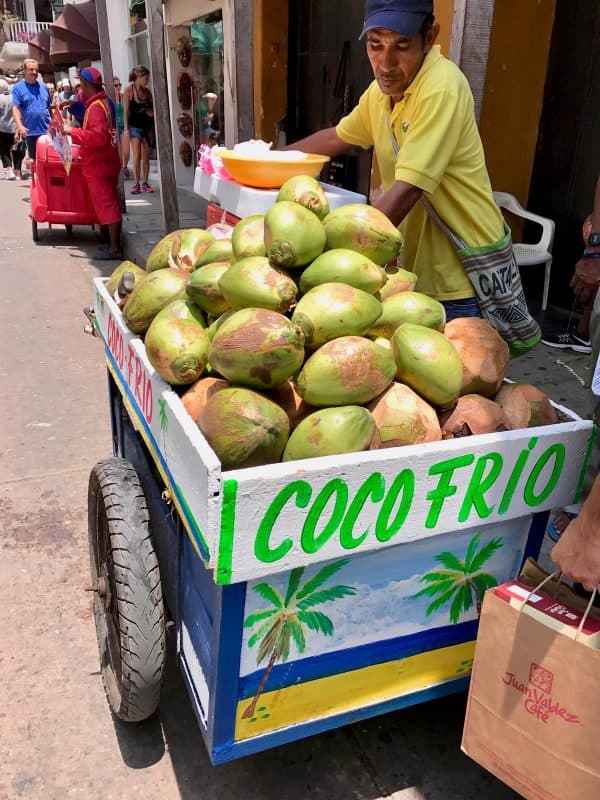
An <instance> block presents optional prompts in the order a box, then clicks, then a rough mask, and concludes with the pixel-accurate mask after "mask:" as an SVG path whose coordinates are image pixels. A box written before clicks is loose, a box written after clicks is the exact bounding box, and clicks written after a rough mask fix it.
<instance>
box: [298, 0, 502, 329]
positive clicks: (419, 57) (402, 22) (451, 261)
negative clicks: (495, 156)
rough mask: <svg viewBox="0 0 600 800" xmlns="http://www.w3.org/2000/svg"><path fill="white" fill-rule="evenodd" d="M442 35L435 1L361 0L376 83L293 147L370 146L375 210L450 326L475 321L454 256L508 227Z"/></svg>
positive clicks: (464, 88) (474, 306)
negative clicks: (376, 183) (378, 185)
mask: <svg viewBox="0 0 600 800" xmlns="http://www.w3.org/2000/svg"><path fill="white" fill-rule="evenodd" d="M438 33H439V25H438V24H437V23H436V22H435V18H434V16H433V2H432V0H367V3H366V13H365V23H364V28H363V31H362V34H361V38H362V37H363V36H366V40H367V54H368V57H369V61H370V62H371V67H372V68H373V73H374V76H375V80H374V81H373V83H371V85H370V86H369V88H368V89H367V90H366V92H365V93H364V94H363V95H362V97H361V98H360V101H359V103H358V105H357V106H356V107H355V108H354V109H353V111H351V113H350V114H348V116H346V117H344V118H343V119H342V120H341V121H340V123H339V124H338V125H337V127H334V128H328V129H325V130H322V131H319V132H318V133H316V134H313V135H311V136H308V137H307V138H306V139H303V140H302V141H300V142H297V143H295V144H293V145H289V147H290V148H293V149H300V150H303V151H304V152H310V153H321V154H323V155H330V156H335V155H339V154H340V153H344V152H347V151H348V150H349V149H351V147H352V146H359V147H362V148H368V147H374V148H375V153H376V155H377V163H378V166H379V170H380V174H381V178H382V188H383V190H384V194H383V196H382V197H381V199H380V200H379V201H378V202H376V203H375V205H376V206H377V207H378V208H379V209H380V210H381V211H383V212H384V213H385V214H386V215H387V216H388V217H389V218H390V219H391V220H392V222H394V224H396V225H398V226H399V228H400V230H401V232H402V234H403V237H404V248H403V251H402V252H403V265H404V266H405V267H406V268H407V269H412V270H414V272H415V273H416V274H417V275H418V282H417V289H418V291H420V292H424V293H425V294H428V295H430V296H431V297H434V298H436V299H437V300H440V301H442V302H444V305H445V306H446V313H447V317H448V319H452V318H454V317H456V316H480V310H479V304H478V302H477V300H476V298H475V296H474V292H473V288H472V284H471V281H470V279H469V277H468V275H467V273H466V271H465V269H464V267H463V265H462V263H461V260H460V259H459V257H458V255H457V249H462V248H461V247H460V244H465V245H466V246H467V247H468V248H469V249H473V248H480V247H486V246H488V245H491V244H493V243H496V242H498V240H500V239H502V237H503V236H504V235H505V230H504V222H503V219H502V216H501V214H500V211H499V210H498V208H497V206H496V204H495V202H494V198H493V195H492V188H491V185H490V180H489V177H488V173H487V170H486V166H485V158H484V153H483V146H482V143H481V139H480V136H479V131H478V129H477V124H476V121H475V114H474V103H473V96H472V93H471V90H470V88H469V84H468V82H467V79H466V78H465V76H464V75H463V73H462V72H461V71H460V70H459V69H458V67H456V66H455V65H454V64H453V63H452V62H451V61H449V60H447V59H446V58H444V56H443V55H442V54H441V52H440V48H439V46H437V45H436V44H435V40H436V38H437V36H438ZM423 200H425V204H424V203H423V202H422V201H423ZM420 201H421V202H420ZM426 205H428V208H426V207H425V206H426ZM434 217H435V218H436V219H434ZM436 220H437V221H436ZM440 223H441V224H442V226H443V227H444V228H445V230H443V229H442V227H440ZM450 232H452V233H453V234H454V235H455V240H454V244H453V243H452V242H451V239H450V238H449V234H450ZM450 235H451V234H450ZM457 240H460V244H459V245H458V246H457Z"/></svg>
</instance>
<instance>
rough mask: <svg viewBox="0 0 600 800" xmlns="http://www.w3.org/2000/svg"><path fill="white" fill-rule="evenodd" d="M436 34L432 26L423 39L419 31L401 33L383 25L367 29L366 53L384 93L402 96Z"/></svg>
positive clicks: (394, 96) (395, 96) (396, 96)
mask: <svg viewBox="0 0 600 800" xmlns="http://www.w3.org/2000/svg"><path fill="white" fill-rule="evenodd" d="M436 35H437V28H436V27H434V28H433V29H432V30H431V31H430V32H429V33H428V34H427V36H426V37H425V39H424V38H423V36H421V34H417V35H416V36H403V35H402V34H401V33H395V32H394V31H389V30H387V29H385V28H375V29H374V30H372V31H369V32H368V33H367V56H368V57H369V61H370V62H371V67H372V69H373V74H374V75H375V80H376V81H377V83H378V84H379V88H380V89H381V91H382V92H383V93H384V94H387V95H390V96H391V97H393V98H395V99H398V98H400V97H402V95H403V94H404V91H405V90H406V89H407V87H408V86H410V84H411V83H412V81H413V80H414V78H415V75H416V74H417V72H418V71H419V69H420V68H421V65H422V64H423V61H424V59H425V56H426V55H427V53H428V52H429V51H430V50H431V48H432V46H433V43H434V41H435V37H436Z"/></svg>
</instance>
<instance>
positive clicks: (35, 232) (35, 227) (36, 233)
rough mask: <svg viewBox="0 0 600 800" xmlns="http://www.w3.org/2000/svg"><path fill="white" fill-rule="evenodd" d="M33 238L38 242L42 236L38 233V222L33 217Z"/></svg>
mask: <svg viewBox="0 0 600 800" xmlns="http://www.w3.org/2000/svg"><path fill="white" fill-rule="evenodd" d="M31 238H32V239H33V241H34V242H37V241H38V240H39V238H40V236H39V233H38V224H37V222H36V221H35V220H34V219H33V218H32V219H31Z"/></svg>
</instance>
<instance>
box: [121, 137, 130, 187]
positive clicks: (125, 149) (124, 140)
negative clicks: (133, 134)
mask: <svg viewBox="0 0 600 800" xmlns="http://www.w3.org/2000/svg"><path fill="white" fill-rule="evenodd" d="M130 154H131V144H130V141H129V134H127V133H122V134H121V166H122V167H123V171H124V172H125V177H126V178H127V177H129V169H128V164H129V156H130Z"/></svg>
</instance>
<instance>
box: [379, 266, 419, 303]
mask: <svg viewBox="0 0 600 800" xmlns="http://www.w3.org/2000/svg"><path fill="white" fill-rule="evenodd" d="M385 273H386V281H385V283H384V284H383V286H382V287H381V289H380V290H379V297H380V298H381V300H387V298H388V297H391V296H392V295H394V294H398V293H399V292H414V290H415V287H416V285H417V276H416V275H415V273H414V272H409V271H408V270H406V269H401V268H400V267H395V268H389V267H388V268H387V269H386V271H385Z"/></svg>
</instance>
